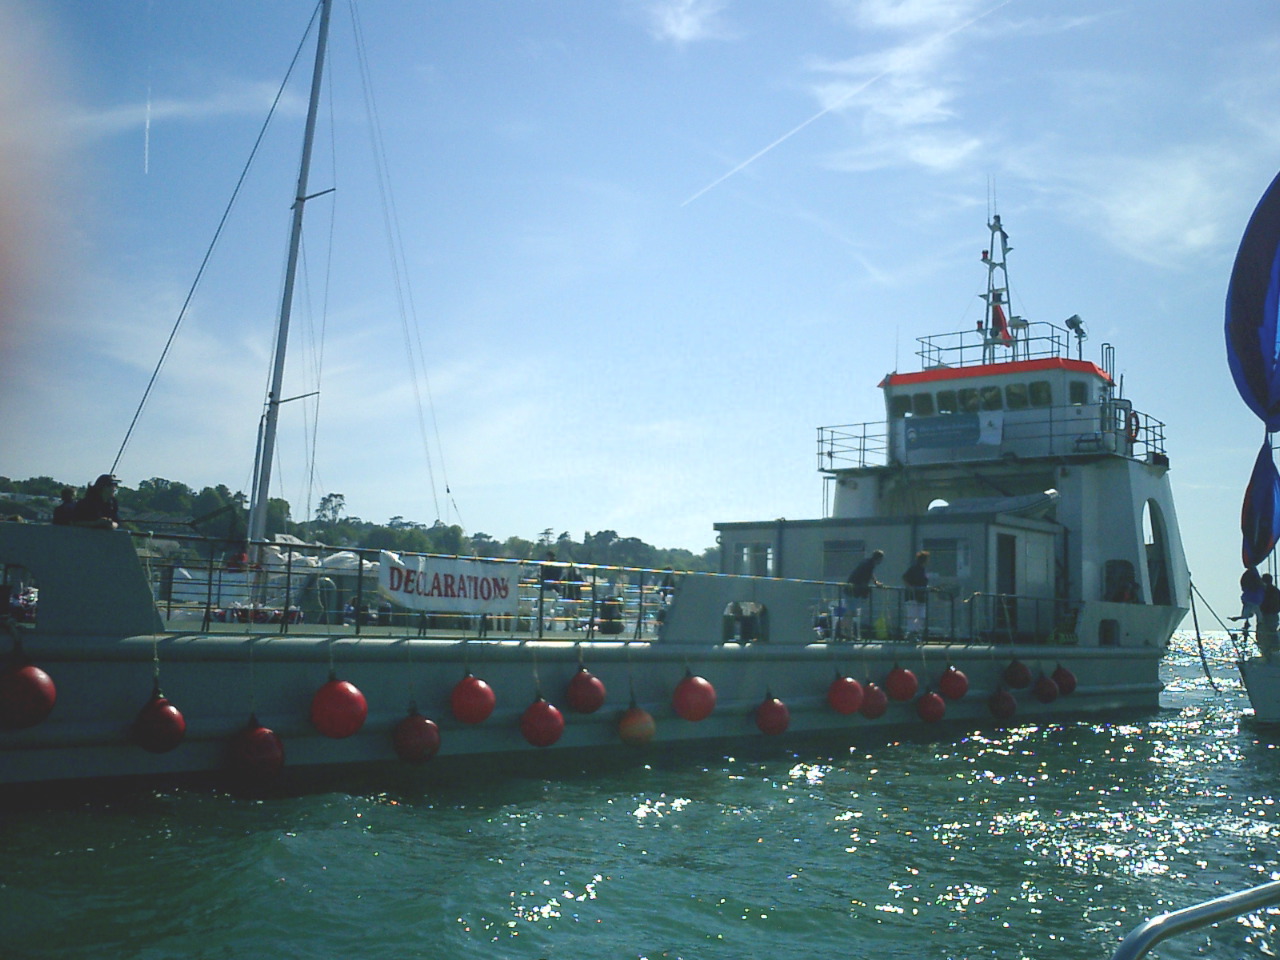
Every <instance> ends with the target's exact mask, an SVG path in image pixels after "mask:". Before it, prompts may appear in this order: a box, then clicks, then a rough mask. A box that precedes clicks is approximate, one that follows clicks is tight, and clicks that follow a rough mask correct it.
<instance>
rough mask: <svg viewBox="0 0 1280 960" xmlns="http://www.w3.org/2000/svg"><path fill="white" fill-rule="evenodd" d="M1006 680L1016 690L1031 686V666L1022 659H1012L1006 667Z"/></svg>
mask: <svg viewBox="0 0 1280 960" xmlns="http://www.w3.org/2000/svg"><path fill="white" fill-rule="evenodd" d="M1004 682H1005V683H1007V684H1008V685H1009V686H1011V687H1013V689H1015V690H1025V689H1026V688H1027V687H1029V686H1031V668H1030V667H1028V666H1027V665H1026V664H1025V663H1023V662H1022V661H1021V660H1011V661H1010V662H1009V665H1008V666H1007V667H1005V668H1004Z"/></svg>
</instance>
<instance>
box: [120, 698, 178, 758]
mask: <svg viewBox="0 0 1280 960" xmlns="http://www.w3.org/2000/svg"><path fill="white" fill-rule="evenodd" d="M130 732H131V734H132V735H133V742H134V743H136V744H137V745H138V746H140V747H141V748H142V749H143V750H146V751H148V752H150V753H168V752H169V751H170V750H172V749H173V748H174V747H176V746H177V745H178V744H180V743H181V742H182V738H183V737H184V736H186V733H187V721H186V720H185V719H184V718H183V716H182V712H181V711H180V710H178V708H177V707H175V706H174V705H173V704H172V703H170V702H169V701H168V700H166V699H165V696H164V694H163V693H161V692H160V686H159V684H157V685H156V688H155V689H154V690H153V691H152V692H151V699H150V700H148V701H147V702H146V704H145V705H144V706H143V707H142V709H141V710H139V711H138V715H137V717H135V718H134V721H133V728H132V730H131V731H130Z"/></svg>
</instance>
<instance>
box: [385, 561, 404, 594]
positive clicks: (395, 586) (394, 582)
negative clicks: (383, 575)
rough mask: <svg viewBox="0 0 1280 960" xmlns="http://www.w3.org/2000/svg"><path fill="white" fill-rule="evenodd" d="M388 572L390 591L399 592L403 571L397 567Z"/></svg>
mask: <svg viewBox="0 0 1280 960" xmlns="http://www.w3.org/2000/svg"><path fill="white" fill-rule="evenodd" d="M388 572H389V574H390V581H391V589H392V590H399V589H400V580H401V578H402V576H403V571H402V570H401V569H400V568H399V567H392V568H391V569H390V570H389V571H388Z"/></svg>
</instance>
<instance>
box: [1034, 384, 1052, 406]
mask: <svg viewBox="0 0 1280 960" xmlns="http://www.w3.org/2000/svg"><path fill="white" fill-rule="evenodd" d="M1030 389H1031V405H1032V406H1033V407H1051V406H1053V389H1052V388H1051V387H1050V386H1049V381H1048V380H1033V381H1032V382H1031V387H1030Z"/></svg>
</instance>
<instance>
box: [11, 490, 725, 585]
mask: <svg viewBox="0 0 1280 960" xmlns="http://www.w3.org/2000/svg"><path fill="white" fill-rule="evenodd" d="M63 487H71V488H72V489H73V490H74V491H75V495H76V497H77V498H78V497H81V496H83V495H84V487H83V486H76V485H75V484H71V483H64V482H62V481H60V480H55V479H53V478H52V477H31V478H29V479H26V480H11V479H9V478H8V477H0V516H4V517H21V518H22V519H24V520H27V521H31V522H44V523H47V522H48V521H49V519H50V517H51V515H52V513H53V508H54V506H56V505H57V503H58V501H59V499H60V491H61V490H62V488H63ZM117 499H118V501H119V504H120V517H121V520H123V521H124V523H125V525H126V526H128V527H130V528H132V529H135V530H150V531H154V532H156V533H169V534H190V535H201V536H207V537H214V538H218V539H225V540H236V539H239V538H243V537H244V536H245V531H246V530H247V529H248V499H247V497H246V496H245V494H243V493H241V492H234V493H233V492H232V491H231V490H230V489H229V488H228V487H227V486H226V485H225V484H218V485H217V486H216V487H205V488H204V489H202V490H198V491H197V490H195V489H193V488H191V487H188V486H187V485H186V484H184V483H180V482H178V481H176V480H165V479H163V478H161V477H154V478H152V479H150V480H143V481H142V482H141V483H139V484H138V486H137V487H136V488H131V487H127V486H124V485H123V484H122V485H121V486H120V488H119V490H118V491H117ZM277 533H287V534H291V535H292V536H295V537H297V538H298V539H300V540H304V541H306V542H308V543H320V544H325V545H327V546H332V547H363V548H368V549H384V550H394V551H396V552H398V553H442V554H448V555H453V556H477V557H502V558H510V559H514V560H527V559H537V558H540V557H541V556H542V555H543V554H545V552H546V551H547V550H554V551H555V554H556V557H557V559H559V560H564V561H572V562H574V563H595V564H607V565H614V566H627V567H647V568H650V569H661V568H664V567H674V568H675V569H677V570H698V571H711V572H714V571H716V570H718V569H719V566H720V558H719V551H718V550H717V549H716V548H714V547H712V548H709V549H707V550H705V551H703V552H702V553H701V554H695V553H693V552H692V551H690V550H685V549H681V548H661V547H655V546H652V545H650V544H648V543H645V542H644V541H643V540H640V539H639V538H637V537H623V536H620V535H619V534H618V532H617V531H615V530H600V531H597V532H595V533H591V532H589V531H588V532H585V533H583V534H582V539H580V540H575V539H574V538H573V536H572V535H571V534H570V533H569V532H568V531H562V532H560V533H558V534H557V533H556V532H555V529H554V528H551V527H548V528H546V529H544V530H543V531H542V532H541V534H539V536H538V538H537V539H536V540H527V539H524V538H522V537H518V536H508V537H506V538H505V539H501V540H500V539H498V538H497V537H494V536H491V535H490V534H488V533H470V534H469V533H467V532H466V531H464V530H463V529H462V527H460V526H458V525H457V524H445V523H443V522H441V521H439V520H437V521H435V522H434V523H431V524H425V523H418V522H416V521H413V520H407V519H405V518H404V517H399V516H397V517H392V518H391V519H390V520H388V521H387V522H386V523H374V522H371V521H367V520H361V519H360V518H359V517H351V516H347V515H346V498H345V497H344V496H343V495H342V494H340V493H330V494H327V495H326V496H324V497H322V498H321V500H320V505H319V506H318V507H317V508H316V511H315V516H314V517H312V518H311V519H309V520H303V521H300V522H295V521H294V519H293V515H292V510H291V508H290V506H289V503H288V501H287V500H280V499H272V500H271V501H269V504H268V511H267V537H268V538H270V537H272V536H274V535H275V534H277Z"/></svg>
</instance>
